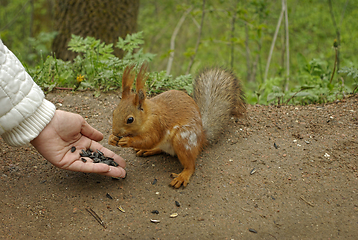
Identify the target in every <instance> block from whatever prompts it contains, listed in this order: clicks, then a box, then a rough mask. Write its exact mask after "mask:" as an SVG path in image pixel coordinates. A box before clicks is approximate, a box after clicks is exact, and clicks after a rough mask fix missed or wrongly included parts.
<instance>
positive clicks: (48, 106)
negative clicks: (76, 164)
mask: <svg viewBox="0 0 358 240" xmlns="http://www.w3.org/2000/svg"><path fill="white" fill-rule="evenodd" d="M55 111H56V107H55V105H53V104H52V103H51V102H50V101H48V100H46V99H44V100H43V102H42V104H41V105H40V106H39V107H38V109H37V110H36V111H35V112H34V114H33V115H31V116H30V117H28V118H26V119H25V120H24V121H22V122H21V123H20V124H19V125H18V126H17V127H15V128H13V129H11V130H10V131H8V132H6V133H4V134H3V135H2V136H1V137H2V138H3V139H4V141H5V142H6V143H7V144H9V145H11V146H22V145H25V144H27V143H29V142H30V141H31V140H33V139H34V138H36V137H37V136H38V135H39V134H40V133H41V131H42V130H43V129H44V128H45V127H46V125H47V124H48V123H49V122H50V121H51V119H52V118H53V116H54V114H55Z"/></svg>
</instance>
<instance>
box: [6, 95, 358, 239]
mask: <svg viewBox="0 0 358 240" xmlns="http://www.w3.org/2000/svg"><path fill="white" fill-rule="evenodd" d="M47 99H48V100H50V101H52V102H53V103H54V104H56V107H57V108H58V109H62V110H67V111H71V112H75V113H79V114H80V115H82V116H83V117H85V118H86V119H87V121H88V122H89V123H90V124H91V125H92V126H93V127H95V128H97V129H98V130H100V131H101V132H102V133H103V134H104V136H105V138H104V140H103V141H102V142H101V143H102V144H103V145H104V146H106V147H108V148H110V149H111V150H113V151H115V152H117V153H118V154H120V155H121V156H122V157H124V158H125V159H126V161H127V172H128V177H127V178H126V179H125V180H113V179H111V178H108V177H104V176H100V175H96V174H84V173H77V172H69V171H65V170H60V169H57V168H56V167H54V166H52V165H51V164H50V163H48V162H47V161H46V160H44V158H43V157H42V156H41V155H39V154H38V153H37V152H36V150H35V149H34V148H33V147H32V146H31V145H27V146H24V147H21V148H13V147H9V146H8V145H6V144H5V143H4V142H3V140H1V139H0V178H1V181H0V216H1V217H0V238H1V239H357V236H358V172H357V170H358V96H357V95H355V96H352V97H349V98H347V99H345V100H343V101H339V102H335V103H329V104H325V105H309V106H281V107H277V106H259V105H256V106H249V107H248V118H247V119H246V120H240V121H238V122H235V121H234V120H233V121H232V122H230V123H228V125H229V129H228V131H226V132H225V133H223V135H222V137H221V138H220V139H219V141H218V143H217V144H215V145H213V146H211V147H208V148H206V149H205V150H204V152H203V153H202V154H201V155H200V157H199V158H198V160H197V169H196V172H195V174H194V175H193V177H192V178H191V182H190V184H189V185H188V187H187V188H185V189H178V190H175V189H172V188H170V187H169V186H168V184H169V182H170V181H171V178H170V173H171V172H180V171H181V165H180V163H179V162H178V161H177V159H176V158H173V157H170V156H168V155H164V154H162V155H158V156H152V157H148V158H140V157H136V156H135V154H134V152H133V151H132V150H130V149H120V148H116V147H113V146H109V145H108V144H107V139H108V136H109V134H110V131H111V118H112V111H113V109H114V108H115V106H116V105H117V103H118V101H119V98H118V96H117V95H116V94H114V93H110V94H102V96H100V97H99V98H94V97H93V96H92V92H76V93H69V92H55V93H51V94H48V95H47ZM110 197H112V199H111V198H110ZM176 201H177V202H178V203H179V204H180V206H179V207H178V206H177V205H176ZM118 207H121V208H122V209H124V210H125V212H121V211H120V210H119V209H118ZM86 208H91V209H93V210H94V211H95V212H96V213H97V214H98V216H99V217H100V218H101V219H102V220H103V222H104V224H105V226H106V228H104V227H103V226H101V225H100V224H99V223H98V222H97V221H96V220H95V218H94V217H93V216H92V215H90V214H89V213H88V212H87V211H86ZM154 210H157V211H158V212H159V213H158V214H155V213H152V211H154ZM173 213H177V214H178V216H177V217H175V218H171V217H170V215H171V214H173ZM151 219H153V220H160V222H159V223H153V222H151Z"/></svg>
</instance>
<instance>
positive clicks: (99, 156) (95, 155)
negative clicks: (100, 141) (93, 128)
mask: <svg viewBox="0 0 358 240" xmlns="http://www.w3.org/2000/svg"><path fill="white" fill-rule="evenodd" d="M80 156H81V157H82V158H81V160H82V162H87V160H86V159H85V157H89V158H90V159H92V161H93V162H94V163H104V164H107V165H109V166H113V167H117V166H118V163H116V162H115V161H114V159H113V158H110V157H106V156H104V154H103V152H101V151H100V150H98V149H97V152H93V151H92V150H91V149H87V150H86V151H85V150H83V149H82V152H81V153H80Z"/></svg>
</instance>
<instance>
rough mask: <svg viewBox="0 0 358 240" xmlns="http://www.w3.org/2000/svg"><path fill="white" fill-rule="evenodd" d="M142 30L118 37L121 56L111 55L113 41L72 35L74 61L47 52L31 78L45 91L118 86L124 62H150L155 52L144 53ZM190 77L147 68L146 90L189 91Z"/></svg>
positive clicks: (124, 66)
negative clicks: (66, 60) (106, 41)
mask: <svg viewBox="0 0 358 240" xmlns="http://www.w3.org/2000/svg"><path fill="white" fill-rule="evenodd" d="M142 44H143V35H142V32H139V33H134V34H132V35H127V37H126V38H125V39H122V38H119V41H118V43H117V44H116V46H115V47H117V48H120V49H122V50H124V51H125V52H126V54H125V56H124V58H123V59H119V58H117V57H116V56H114V55H113V44H105V43H103V42H101V41H100V40H97V39H95V38H93V37H86V38H83V37H80V36H75V35H72V39H71V41H70V42H69V44H68V46H69V49H70V50H71V51H74V52H77V53H79V54H78V56H77V57H76V58H75V59H74V60H73V62H70V61H68V62H65V61H62V60H60V59H56V58H55V57H52V56H48V57H47V58H46V60H45V61H43V60H41V62H40V64H39V65H38V66H36V67H35V68H34V69H29V72H30V74H31V75H32V76H33V78H34V80H35V81H36V82H37V83H38V84H39V85H40V86H42V88H43V89H44V90H45V91H52V89H53V88H55V87H57V88H68V89H72V90H77V89H88V88H89V89H95V90H96V94H97V95H98V94H99V93H100V92H101V91H109V90H114V89H117V88H120V86H121V79H122V73H123V71H124V69H125V68H126V66H129V65H137V66H140V65H141V64H142V63H143V62H147V63H149V62H151V61H152V60H153V58H154V57H155V55H154V54H151V53H144V52H143V49H142V48H141V45H142ZM191 81H192V78H191V76H190V75H186V76H179V77H177V78H175V79H174V80H173V77H172V76H171V75H167V74H166V72H165V71H161V72H150V73H149V79H148V82H147V84H148V86H150V89H149V93H159V92H161V91H164V90H167V89H169V88H177V89H184V90H186V91H187V92H188V93H190V91H191V88H190V85H191Z"/></svg>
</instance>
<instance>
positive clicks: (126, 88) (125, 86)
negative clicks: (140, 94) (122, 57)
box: [122, 65, 135, 98]
mask: <svg viewBox="0 0 358 240" xmlns="http://www.w3.org/2000/svg"><path fill="white" fill-rule="evenodd" d="M133 68H134V65H130V66H127V67H126V69H124V72H123V77H122V98H126V97H128V96H129V94H130V93H131V90H132V85H133V82H134V77H135V74H134V72H133Z"/></svg>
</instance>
